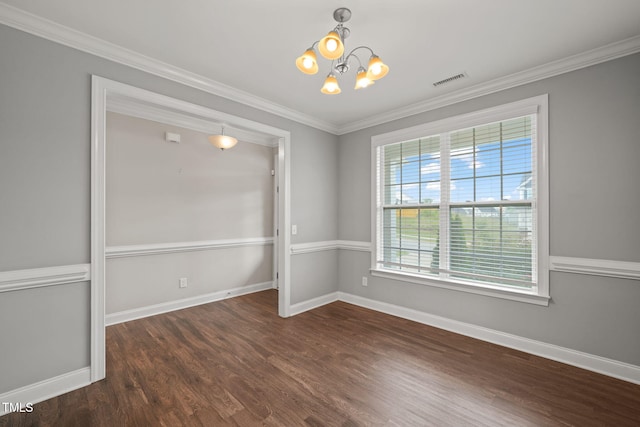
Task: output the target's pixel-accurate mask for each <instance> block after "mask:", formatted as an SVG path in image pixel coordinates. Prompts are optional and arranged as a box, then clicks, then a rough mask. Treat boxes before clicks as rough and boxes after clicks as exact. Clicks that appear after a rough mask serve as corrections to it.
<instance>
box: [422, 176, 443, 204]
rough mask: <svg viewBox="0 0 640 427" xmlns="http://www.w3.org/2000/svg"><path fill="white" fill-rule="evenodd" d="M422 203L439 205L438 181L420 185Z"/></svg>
mask: <svg viewBox="0 0 640 427" xmlns="http://www.w3.org/2000/svg"><path fill="white" fill-rule="evenodd" d="M421 196H422V200H421V202H422V203H440V181H434V182H427V183H426V184H422V193H421Z"/></svg>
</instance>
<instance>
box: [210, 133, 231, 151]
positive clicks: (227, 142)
mask: <svg viewBox="0 0 640 427" xmlns="http://www.w3.org/2000/svg"><path fill="white" fill-rule="evenodd" d="M208 139H209V142H210V143H211V145H213V146H214V147H216V148H219V149H221V150H226V149H229V148H232V147H233V146H234V145H236V144H237V143H238V140H237V139H236V138H234V137H232V136H228V135H224V134H223V135H210V136H209V138H208Z"/></svg>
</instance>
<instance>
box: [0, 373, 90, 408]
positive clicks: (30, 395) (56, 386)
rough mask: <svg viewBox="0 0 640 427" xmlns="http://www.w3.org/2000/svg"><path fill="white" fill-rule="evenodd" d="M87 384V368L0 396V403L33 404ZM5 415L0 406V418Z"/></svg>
mask: <svg viewBox="0 0 640 427" xmlns="http://www.w3.org/2000/svg"><path fill="white" fill-rule="evenodd" d="M89 384H91V371H90V369H89V368H88V367H87V368H82V369H78V370H76V371H73V372H69V373H66V374H62V375H58V376H57V377H53V378H49V379H47V380H44V381H40V382H37V383H35V384H31V385H28V386H24V387H20V388H18V389H16V390H11V391H8V392H6V393H3V394H0V402H11V403H14V404H15V403H22V404H25V405H26V404H27V403H34V404H35V403H38V402H42V401H44V400H47V399H51V398H52V397H56V396H60V395H61V394H64V393H68V392H70V391H73V390H77V389H79V388H81V387H86V386H88V385H89ZM6 414H7V412H5V410H4V405H0V416H2V415H6Z"/></svg>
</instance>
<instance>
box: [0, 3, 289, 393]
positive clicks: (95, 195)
mask: <svg viewBox="0 0 640 427" xmlns="http://www.w3.org/2000/svg"><path fill="white" fill-rule="evenodd" d="M1 5H2V3H0V15H1V12H2V6H1ZM91 84H92V86H91V266H92V268H91V381H92V382H95V381H99V380H101V379H103V378H104V377H105V375H106V360H105V357H106V347H105V264H106V256H105V227H106V222H105V207H106V190H105V159H106V154H105V151H106V113H107V104H108V103H110V102H111V101H112V100H114V99H122V98H125V99H129V100H130V101H132V102H134V103H146V104H148V105H152V106H153V107H157V108H164V109H167V110H171V111H176V112H178V113H180V114H186V115H189V116H194V117H199V118H202V119H204V120H213V121H219V122H224V123H225V124H226V125H228V126H231V127H237V128H243V129H248V130H250V131H251V132H257V133H261V134H266V135H271V136H272V137H274V138H276V139H277V140H278V165H279V171H280V176H279V177H278V182H279V185H280V190H281V194H283V197H280V209H279V215H280V218H279V221H278V222H279V223H280V224H282V231H283V232H282V233H281V234H280V236H279V237H278V239H280V242H279V245H278V250H279V254H278V263H279V266H280V268H279V274H280V286H279V292H278V314H279V315H280V316H282V317H287V316H289V305H290V301H291V289H290V286H291V278H290V277H289V276H290V270H291V262H290V256H291V254H290V252H289V245H290V243H291V232H290V230H291V219H290V214H291V200H290V198H291V189H290V184H291V167H290V165H291V161H290V156H289V150H290V147H291V133H290V132H289V131H287V130H284V129H280V128H276V127H273V126H269V125H265V124H263V123H259V122H255V121H253V120H249V119H245V118H242V117H238V116H234V115H232V114H227V113H224V112H221V111H216V110H212V109H210V108H207V107H203V106H199V105H196V104H192V103H190V102H186V101H182V100H179V99H176V98H171V97H168V96H165V95H160V94H157V93H154V92H151V91H148V90H144V89H140V88H137V87H134V86H130V85H127V84H124V83H120V82H116V81H113V80H108V79H105V78H102V77H99V76H95V75H94V76H92V79H91Z"/></svg>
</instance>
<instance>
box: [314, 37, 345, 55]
mask: <svg viewBox="0 0 640 427" xmlns="http://www.w3.org/2000/svg"><path fill="white" fill-rule="evenodd" d="M318 50H319V51H320V54H321V55H322V56H324V57H325V58H327V59H331V60H333V59H338V58H340V57H341V56H342V54H343V53H344V44H342V40H341V39H340V35H339V34H338V32H337V31H331V32H329V34H327V35H326V36H324V37H323V38H322V40H320V42H319V43H318Z"/></svg>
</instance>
